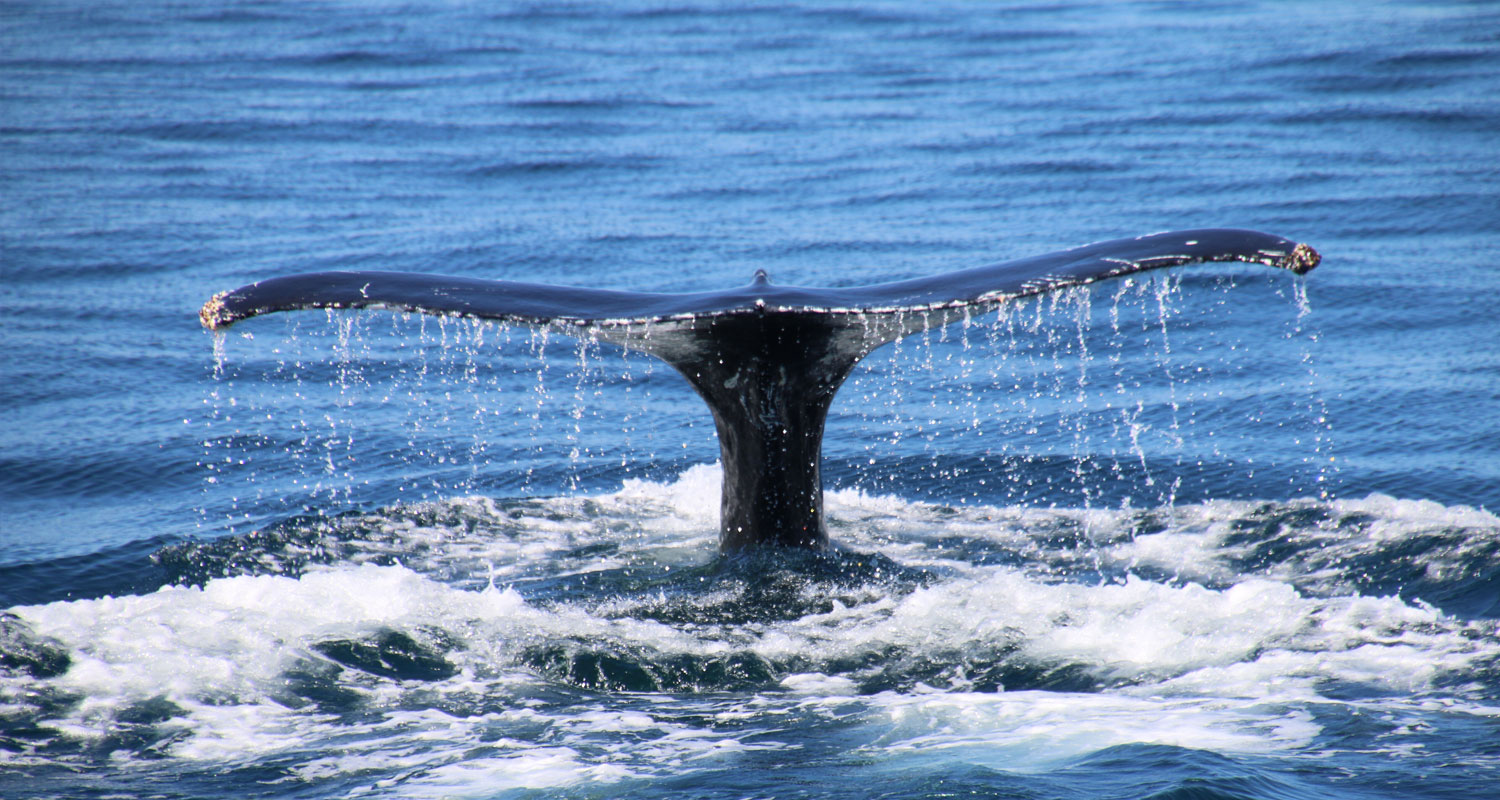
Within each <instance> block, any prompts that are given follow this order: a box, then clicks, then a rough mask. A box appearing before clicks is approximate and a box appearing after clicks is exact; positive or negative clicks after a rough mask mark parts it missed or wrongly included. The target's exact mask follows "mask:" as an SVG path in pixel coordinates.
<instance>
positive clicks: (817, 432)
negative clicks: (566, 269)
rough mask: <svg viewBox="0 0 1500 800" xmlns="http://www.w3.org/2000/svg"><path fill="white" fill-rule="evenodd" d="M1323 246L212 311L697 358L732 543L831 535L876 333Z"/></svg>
mask: <svg viewBox="0 0 1500 800" xmlns="http://www.w3.org/2000/svg"><path fill="white" fill-rule="evenodd" d="M1318 260H1319V256H1318V254H1317V252H1316V251H1315V250H1313V249H1312V248H1311V247H1309V246H1307V245H1305V244H1297V243H1296V242H1292V241H1290V240H1287V239H1283V238H1281V237H1279V236H1272V235H1270V234H1265V233H1259V232H1256V231H1247V230H1233V229H1204V230H1188V231H1175V232H1171V233H1157V234H1151V235H1149V236H1140V237H1136V238H1133V239H1116V240H1113V241H1108V242H1098V243H1095V244H1091V245H1085V246H1083V247H1079V248H1074V249H1072V250H1063V251H1059V252H1056V253H1049V254H1046V255H1041V256H1034V257H1031V258H1023V259H1019V260H1016V261H1006V262H1002V263H999V264H993V265H990V266H984V267H976V268H974V269H966V270H960V271H957V272H949V273H946V274H942V275H937V276H932V277H923V278H913V279H910V280H905V281H897V282H894V283H884V284H877V285H872V286H860V287H852V288H842V289H815V288H806V287H796V286H781V285H778V284H774V283H772V282H771V281H770V278H769V276H767V274H766V272H765V271H764V270H757V271H756V273H755V276H754V278H753V279H752V281H751V283H749V284H748V285H746V286H743V287H740V288H738V289H730V290H727V291H722V292H700V293H692V294H654V293H647V292H626V291H612V290H605V289H587V288H576V287H567V286H551V285H546V284H538V283H520V282H515V281H491V280H482V279H477V278H463V277H448V276H442V275H428V274H423V273H410V272H367V271H340V272H316V273H308V274H302V275H288V276H285V277H280V278H271V279H269V280H264V281H260V282H258V283H253V284H250V285H248V286H244V287H241V288H239V289H235V290H234V291H231V292H225V293H222V294H218V295H215V296H214V297H213V298H212V299H211V300H209V301H208V302H207V303H205V304H204V306H203V309H202V310H201V311H200V312H199V317H200V319H201V320H202V321H203V325H204V326H205V327H207V328H212V329H217V328H223V327H226V326H228V325H231V324H233V323H235V322H238V321H240V320H243V319H248V318H250V317H254V316H259V315H261V314H268V313H272V312H276V311H294V310H299V309H312V308H391V309H396V310H401V311H412V312H421V313H426V314H440V315H450V316H462V317H473V318H478V319H493V320H501V321H505V322H510V323H522V324H527V325H534V326H542V327H547V328H550V329H552V330H555V331H558V332H561V333H568V334H573V335H588V336H593V337H596V338H599V339H601V340H604V341H607V342H612V343H614V344H617V345H620V346H622V347H626V348H629V349H632V350H638V351H641V352H645V353H649V354H651V355H654V356H657V357H658V358H661V359H662V360H663V361H666V362H667V363H668V364H671V365H672V366H673V367H674V368H675V369H677V371H678V372H680V373H682V375H683V376H684V377H686V378H687V380H688V382H689V383H691V384H692V386H693V388H694V389H695V390H696V391H697V392H698V394H699V395H700V396H701V397H702V398H703V399H704V401H705V402H707V403H708V407H709V410H710V411H711V412H712V413H713V417H714V425H715V427H716V429H717V431H718V434H719V448H720V454H721V457H722V460H723V465H724V485H723V502H722V506H721V515H720V538H719V544H720V549H721V550H724V551H735V550H740V549H743V548H745V547H750V546H755V545H782V546H790V547H810V548H822V547H826V546H827V545H828V533H827V530H826V529H825V526H824V524H823V484H822V477H821V473H820V462H821V459H822V442H823V424H824V421H825V419H826V418H827V415H828V408H829V406H830V405H831V404H832V402H833V397H834V395H835V394H836V393H837V392H838V388H839V386H840V385H841V384H842V383H843V382H844V379H845V378H847V377H849V374H850V372H852V371H853V369H854V366H855V365H856V364H858V363H859V360H860V359H861V358H864V357H865V356H866V355H868V354H869V353H870V352H871V351H872V350H874V349H875V348H877V347H879V346H881V345H882V344H885V343H887V342H890V341H894V340H896V339H899V338H901V337H903V336H906V335H908V334H911V333H914V332H917V331H920V330H923V329H924V328H930V327H934V326H939V325H944V324H947V323H949V322H953V321H956V320H958V319H960V318H961V317H962V316H964V315H965V314H966V313H972V312H973V311H974V310H980V311H983V310H987V309H989V308H994V307H997V306H1000V305H1003V304H1004V303H1007V302H1010V301H1012V300H1016V299H1019V298H1023V297H1030V296H1035V295H1041V294H1046V293H1048V292H1053V291H1057V290H1059V289H1065V288H1068V287H1071V286H1082V285H1084V284H1089V283H1094V282H1096V281H1101V280H1105V279H1108V278H1116V277H1122V276H1125V275H1130V274H1134V273H1137V272H1144V271H1146V270H1153V269H1162V268H1166V267H1180V266H1188V265H1192V264H1204V263H1213V262H1245V263H1256V264H1264V265H1266V266H1270V267H1278V268H1281V269H1287V270H1291V271H1292V272H1295V273H1297V274H1299V275H1301V274H1304V273H1306V272H1308V271H1310V270H1311V269H1313V268H1314V267H1316V266H1317V265H1318Z"/></svg>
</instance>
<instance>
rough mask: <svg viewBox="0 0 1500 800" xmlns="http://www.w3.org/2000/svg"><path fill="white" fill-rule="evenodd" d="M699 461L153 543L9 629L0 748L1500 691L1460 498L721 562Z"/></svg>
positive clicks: (872, 511)
mask: <svg viewBox="0 0 1500 800" xmlns="http://www.w3.org/2000/svg"><path fill="white" fill-rule="evenodd" d="M717 484H718V475H717V471H716V469H714V468H710V467H699V468H694V469H692V470H689V471H688V472H687V473H686V474H684V475H683V476H682V477H681V478H680V479H679V480H677V481H675V482H671V483H665V484H663V483H654V482H647V481H633V482H631V483H630V484H629V485H628V486H626V487H625V488H624V489H623V490H621V491H619V492H615V493H611V494H607V495H598V496H593V497H581V498H550V499H529V500H528V499H518V500H509V501H496V500H492V499H489V498H482V497H472V498H459V499H453V500H448V501H442V502H428V503H417V504H412V505H408V506H397V507H393V508H388V509H383V510H379V511H372V512H365V513H351V514H347V515H344V516H341V517H336V518H331V519H312V518H306V519H291V520H287V521H285V522H284V523H282V524H280V525H277V526H274V527H272V528H269V529H267V530H263V531H259V532H256V533H253V534H248V535H243V536H238V537H232V538H228V539H222V540H218V541H214V542H208V543H202V544H188V545H180V546H173V547H169V548H166V549H164V550H162V551H160V552H159V553H158V554H157V555H156V560H157V561H158V563H159V564H160V566H161V567H162V568H163V569H164V570H165V571H166V574H167V576H168V577H167V579H166V583H168V584H171V585H169V586H166V587H164V588H162V589H161V590H159V591H157V592H154V593H150V594H145V595H142V596H136V597H118V598H100V599H97V600H87V601H76V602H61V603H54V604H50V605H46V606H31V607H22V608H17V609H14V610H13V616H8V617H7V618H6V619H5V620H4V638H3V640H0V641H3V648H4V649H3V653H0V658H3V659H4V660H3V663H4V665H5V668H6V672H7V677H5V678H4V679H3V683H0V686H3V692H4V695H3V696H4V702H5V709H6V710H5V716H4V729H3V730H0V743H3V746H4V747H5V748H6V749H8V750H10V751H11V752H12V761H13V763H15V764H17V765H27V769H28V770H35V771H34V772H33V775H34V776H36V777H37V779H38V780H40V781H42V782H41V783H39V784H37V785H38V786H44V785H46V784H45V781H46V778H47V776H48V775H56V776H58V777H59V778H61V776H63V775H64V774H70V773H71V772H72V771H73V770H76V769H77V768H79V767H81V766H85V765H87V764H89V763H99V762H101V760H102V761H108V762H110V763H114V764H121V765H127V766H128V768H129V771H130V772H132V773H137V774H139V775H140V776H142V777H144V778H146V779H148V780H161V781H167V780H169V779H172V780H175V779H178V778H182V779H186V780H187V781H188V782H189V784H196V785H204V784H205V782H206V783H207V784H211V783H212V781H213V777H212V776H213V774H214V773H215V772H216V771H218V770H220V769H221V768H223V767H224V766H225V765H229V766H230V767H231V769H233V770H251V771H254V772H255V773H257V774H259V775H261V776H262V777H261V778H260V780H266V781H271V782H273V783H275V784H276V785H280V786H285V787H294V786H297V787H307V788H311V787H316V794H317V795H318V796H326V795H331V794H345V793H347V794H351V795H353V796H362V795H364V794H378V795H381V796H417V797H420V796H451V795H454V794H461V795H466V796H488V795H493V794H494V793H496V792H500V791H503V790H505V789H509V788H517V787H567V786H573V785H579V786H588V785H596V784H598V783H601V782H604V783H608V784H612V785H613V784H618V787H617V788H616V789H611V790H610V791H611V792H615V791H619V792H628V791H629V788H628V787H629V786H630V785H631V782H632V781H654V782H660V781H670V780H680V779H683V778H684V777H685V776H689V775H694V774H699V775H701V776H703V777H711V776H713V775H715V774H717V773H719V772H721V771H726V770H729V771H734V770H741V769H744V768H745V766H746V765H747V764H753V763H759V762H760V761H761V760H763V759H766V758H773V759H774V760H778V761H783V760H785V759H787V758H796V759H798V760H800V759H802V758H805V757H806V754H805V752H803V751H805V750H806V748H808V747H809V742H808V741H807V738H806V734H807V731H808V730H809V729H812V730H818V731H820V733H819V736H818V737H817V741H815V742H814V743H813V745H812V746H814V747H818V748H827V751H826V752H825V754H824V755H826V756H828V757H832V758H834V759H836V760H837V761H838V763H844V764H853V763H864V762H865V760H866V759H867V758H869V757H871V756H874V755H875V754H877V753H878V754H879V757H880V758H881V759H883V760H886V761H887V764H886V766H885V767H882V769H891V770H898V771H899V765H901V764H907V765H909V766H911V765H916V764H926V765H932V764H934V763H938V764H948V765H950V767H947V768H952V767H958V766H959V765H970V766H973V765H982V766H985V767H989V768H996V769H1003V770H1021V771H1023V772H1026V771H1036V770H1046V769H1053V768H1059V767H1061V766H1064V765H1067V764H1072V763H1076V761H1077V759H1080V758H1085V757H1087V756H1089V754H1093V753H1098V752H1100V751H1107V750H1108V748H1111V747H1116V746H1124V745H1140V744H1151V745H1167V746H1172V747H1186V748H1208V749H1212V750H1214V751H1217V752H1218V753H1220V754H1229V755H1234V754H1241V755H1242V756H1245V757H1252V756H1265V755H1276V756H1278V757H1297V758H1304V759H1308V760H1310V761H1316V759H1317V757H1318V754H1319V753H1320V752H1322V750H1323V749H1324V748H1326V747H1328V746H1330V742H1333V741H1337V742H1338V743H1339V744H1338V745H1337V746H1338V747H1340V748H1349V747H1351V746H1355V745H1351V741H1352V742H1356V743H1358V744H1357V746H1358V747H1361V748H1368V750H1369V751H1370V753H1372V754H1387V755H1389V754H1396V753H1401V754H1406V755H1410V756H1411V757H1413V758H1418V759H1419V758H1420V754H1421V752H1422V748H1423V747H1424V746H1425V743H1427V742H1429V741H1430V738H1431V737H1433V736H1440V735H1441V731H1442V730H1444V729H1447V728H1449V727H1450V726H1455V725H1459V726H1462V725H1486V724H1491V723H1492V720H1493V719H1494V717H1495V715H1496V714H1500V707H1497V706H1500V636H1497V635H1496V630H1495V627H1494V625H1493V622H1492V620H1493V618H1494V615H1495V609H1494V607H1493V599H1494V596H1495V583H1494V581H1495V578H1494V576H1495V575H1496V574H1500V553H1497V549H1496V547H1495V546H1494V543H1495V542H1496V541H1500V519H1497V518H1496V517H1494V516H1493V515H1491V514H1489V513H1486V512H1483V511H1476V510H1471V509H1466V508H1460V507H1455V508H1443V507H1440V506H1437V505H1436V504H1431V503H1414V502H1404V501H1397V500H1393V499H1390V498H1386V497H1379V496H1375V497H1370V498H1367V499H1365V500H1344V501H1335V502H1325V501H1315V500H1303V501H1294V502H1287V503H1253V502H1210V503H1203V504H1196V505H1185V506H1178V507H1175V508H1171V509H1155V510H1150V511H1104V510H1093V511H1069V510H1033V509H1025V508H1017V507H1008V508H1006V507H987V506H974V507H954V506H946V505H939V504H931V503H921V502H912V501H905V500H900V499H896V498H892V497H879V496H870V495H867V494H864V493H861V492H858V491H839V492H834V493H832V494H831V496H830V498H829V507H828V509H829V516H830V524H831V525H832V526H833V527H834V528H835V529H836V530H837V531H838V532H839V537H840V539H841V540H842V541H846V542H847V543H848V547H847V549H845V550H840V551H836V552H833V553H826V554H819V553H793V554H786V553H772V554H766V553H761V554H757V555H754V556H741V557H720V556H714V555H710V553H711V552H712V542H713V540H714V537H715V535H716V528H715V524H714V516H713V512H714V511H715V505H716V504H715V500H716V493H717ZM1419 574H1420V576H1421V577H1420V578H1418V579H1416V580H1413V576H1414V575H1419ZM1397 587H1401V588H1400V591H1399V592H1398V591H1397ZM1486 603H1490V605H1488V606H1486V605H1485V604H1486ZM1455 612H1462V613H1455ZM1351 726H1354V727H1356V728H1360V730H1359V732H1357V733H1351ZM1360 726H1363V727H1362V728H1361V727H1360ZM791 731H797V732H796V733H792V732H791ZM333 751H337V752H338V753H340V755H337V756H335V755H330V753H331V752H333ZM775 753H779V754H780V755H772V754H775ZM793 753H798V755H796V756H795V757H794V756H793V755H792V754H793ZM163 758H165V760H161V759H163ZM1481 766H1483V765H1481ZM1495 767H1496V765H1494V764H1490V765H1488V766H1484V768H1485V769H1494V768H1495ZM945 769H946V768H945Z"/></svg>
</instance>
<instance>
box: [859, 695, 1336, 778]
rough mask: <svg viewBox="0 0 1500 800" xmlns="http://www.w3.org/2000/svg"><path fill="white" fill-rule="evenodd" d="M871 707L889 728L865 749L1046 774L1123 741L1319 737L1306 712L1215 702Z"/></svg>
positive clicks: (955, 699)
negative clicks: (1056, 767) (1059, 766)
mask: <svg viewBox="0 0 1500 800" xmlns="http://www.w3.org/2000/svg"><path fill="white" fill-rule="evenodd" d="M871 705H872V710H873V711H874V712H875V713H874V714H873V715H872V716H874V717H875V719H874V720H872V722H873V724H876V725H878V726H880V727H882V728H884V730H882V732H881V733H880V735H879V737H878V738H877V739H876V741H875V742H874V743H873V744H872V745H870V746H869V747H868V748H867V749H870V750H875V751H879V752H882V753H885V754H888V755H905V756H908V757H912V756H918V757H921V756H925V757H932V756H934V755H940V756H942V757H943V758H947V759H951V760H959V761H963V762H965V763H972V764H980V765H984V766H989V767H994V768H998V769H1005V770H1009V771H1020V772H1026V771H1044V770H1046V769H1048V768H1050V767H1054V766H1056V765H1058V764H1060V763H1063V762H1066V761H1068V760H1071V759H1074V758H1077V757H1079V756H1083V755H1087V754H1089V753H1093V752H1097V751H1099V750H1103V749H1105V748H1108V747H1114V746H1117V745H1124V744H1163V745H1172V746H1176V747H1188V748H1196V749H1204V750H1213V751H1216V752H1221V753H1269V752H1275V751H1281V750H1289V749H1294V748H1300V747H1305V746H1307V745H1308V744H1310V743H1311V742H1312V741H1313V739H1314V738H1315V737H1316V736H1317V734H1318V733H1319V731H1320V727H1319V726H1318V725H1317V724H1316V723H1314V722H1313V721H1312V718H1311V715H1310V714H1309V713H1307V712H1306V711H1304V710H1301V709H1286V708H1280V707H1275V706H1264V705H1258V704H1254V703H1248V702H1236V701H1230V700H1219V699H1207V698H1204V699H1193V700H1181V699H1179V700H1162V699H1153V698H1138V697H1129V696H1119V695H1110V694H1071V693H1063V692H1036V691H1028V692H1007V693H1002V694H972V693H962V692H946V693H934V694H912V695H898V694H889V693H887V694H881V695H878V696H876V697H874V698H872V701H871Z"/></svg>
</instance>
